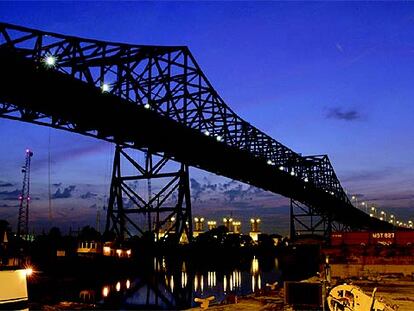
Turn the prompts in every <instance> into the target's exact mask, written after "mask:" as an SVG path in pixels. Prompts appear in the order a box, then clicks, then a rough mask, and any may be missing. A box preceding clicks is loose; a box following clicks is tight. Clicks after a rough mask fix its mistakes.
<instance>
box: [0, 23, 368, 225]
mask: <svg viewBox="0 0 414 311" xmlns="http://www.w3.org/2000/svg"><path fill="white" fill-rule="evenodd" d="M0 52H2V53H6V54H7V55H10V54H13V55H15V56H16V55H17V56H19V57H21V58H25V59H28V60H30V61H31V63H33V64H36V66H37V68H41V69H42V70H43V71H46V70H48V71H53V72H55V73H60V74H64V75H65V76H66V77H71V78H73V79H74V80H77V81H82V83H83V84H85V85H89V86H90V87H91V88H93V89H94V90H102V91H104V92H105V93H107V94H108V96H114V97H116V98H118V99H122V102H120V104H122V105H124V106H125V107H126V106H128V107H129V105H134V106H136V107H142V108H143V109H146V110H148V111H151V112H154V113H156V114H158V115H159V116H163V117H166V118H167V119H168V120H173V121H175V122H176V123H177V124H179V125H180V126H183V127H185V128H186V129H188V130H192V131H193V132H197V133H199V134H201V135H203V136H206V137H208V138H209V139H211V142H213V141H214V142H216V143H219V144H221V145H222V146H225V147H226V148H227V149H226V150H227V151H228V154H230V153H231V152H233V151H234V150H237V151H238V152H239V153H240V152H244V154H248V155H249V156H250V157H251V158H253V159H255V160H254V161H255V163H256V162H257V161H263V162H264V163H267V165H269V170H272V169H273V170H274V172H275V175H276V174H279V175H280V174H282V175H283V176H284V177H283V178H284V179H285V180H289V181H292V183H294V184H295V185H296V186H297V187H299V188H302V189H305V188H307V189H314V190H307V191H313V195H310V196H313V197H317V196H321V195H320V194H322V197H324V200H325V201H332V200H333V201H335V202H337V204H336V205H337V206H341V208H342V207H343V208H345V209H347V210H349V211H350V212H353V213H357V214H358V215H359V217H360V218H361V219H362V218H363V219H364V220H365V216H361V215H360V214H359V212H358V211H356V209H355V208H354V207H353V206H352V203H351V202H350V200H349V198H348V197H347V195H346V193H345V191H344V190H343V188H342V187H341V184H340V182H339V180H338V178H337V176H336V174H335V171H334V169H333V167H332V165H331V163H330V161H329V159H328V157H327V156H326V155H321V156H301V155H300V154H298V153H296V152H294V151H292V150H291V149H289V148H288V147H286V146H284V145H282V144H281V143H279V142H278V141H276V140H275V139H273V138H271V137H270V136H269V135H267V134H265V133H263V132H262V131H260V130H259V129H257V128H256V127H254V126H252V125H251V124H250V123H248V122H247V121H245V120H243V119H242V118H240V117H239V116H238V115H237V114H236V113H235V112H234V111H233V110H232V109H231V108H230V107H229V106H227V104H226V103H225V102H224V100H223V99H222V98H221V97H220V96H219V94H218V93H217V91H216V90H215V89H214V88H213V87H212V85H211V83H210V82H209V81H208V79H207V78H206V76H205V75H204V73H203V72H202V70H201V69H200V66H199V65H198V64H197V62H196V60H195V58H194V56H193V55H192V54H191V53H190V51H189V49H188V48H187V47H185V46H145V45H132V44H123V43H112V42H104V41H97V40H90V39H84V38H77V37H72V36H66V35H61V34H56V33H50V32H44V31H39V30H33V29H29V28H25V27H20V26H15V25H10V24H4V23H0ZM39 70H40V69H39ZM43 71H42V72H43ZM128 109H129V108H128ZM0 117H3V118H9V119H15V120H20V121H26V122H31V123H35V124H41V125H47V126H51V127H54V128H59V129H65V130H68V131H72V132H76V133H81V134H83V135H89V136H93V137H96V138H99V139H104V140H107V141H110V142H115V143H117V144H120V145H123V146H131V147H134V148H142V147H144V148H145V146H137V145H134V143H135V142H134V141H133V139H131V136H128V135H125V137H121V136H117V135H116V134H114V133H108V132H107V131H106V129H102V128H100V129H97V128H96V127H95V126H94V124H91V123H87V122H86V121H85V122H83V123H82V122H81V121H80V120H82V119H81V118H75V117H73V112H72V111H65V113H60V114H59V113H55V114H52V113H50V112H49V111H48V110H47V109H44V110H43V111H37V110H34V109H32V108H30V107H26V106H24V105H22V104H19V103H17V104H16V103H15V102H13V101H10V100H8V98H7V97H4V98H3V97H2V94H1V92H0ZM77 117H78V116H77ZM82 121H84V120H82ZM127 136H128V137H127ZM200 137H201V136H200ZM199 140H201V138H200V139H199ZM223 148H224V147H223ZM159 151H160V150H154V152H159ZM161 151H162V150H161ZM230 151H231V152H230ZM200 167H201V168H203V166H202V165H200ZM272 167H273V168H272ZM205 169H210V168H205ZM276 171H278V172H277V173H276ZM215 173H218V174H220V173H221V171H220V170H216V171H215ZM244 181H245V182H251V181H249V180H244ZM252 184H254V183H253V182H252ZM256 185H257V183H256ZM259 186H262V185H259ZM269 189H270V188H268V190H269ZM284 193H285V195H286V194H287V191H285V192H284ZM309 193H310V192H309ZM288 195H291V194H288ZM308 199H309V195H308V197H306V196H301V198H300V201H301V202H302V203H304V204H309V202H308ZM339 214H341V215H342V216H341V217H342V218H344V217H345V218H346V217H347V216H344V215H346V214H349V213H346V212H340V213H339ZM368 221H370V220H369V219H368ZM362 224H364V221H362V220H361V221H360V222H359V224H358V225H362Z"/></svg>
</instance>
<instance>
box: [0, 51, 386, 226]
mask: <svg viewBox="0 0 414 311" xmlns="http://www.w3.org/2000/svg"><path fill="white" fill-rule="evenodd" d="M0 68H1V71H0V102H2V104H3V106H2V107H3V110H8V113H7V114H6V113H4V111H0V115H1V117H5V118H9V119H16V120H20V121H25V122H31V123H35V124H41V125H47V126H52V127H55V128H60V129H64V130H69V131H72V132H76V133H79V134H82V135H89V136H93V137H96V138H98V139H103V140H107V141H111V142H116V143H120V144H127V145H130V146H132V147H133V148H137V149H142V148H149V149H150V150H151V151H153V152H157V153H164V154H165V155H167V156H168V157H171V158H172V159H174V160H176V161H179V162H183V163H186V164H188V165H190V166H194V167H198V168H201V169H204V170H207V171H209V172H213V173H215V174H218V175H222V176H226V177H229V178H232V179H235V180H239V181H242V182H245V183H248V184H250V185H253V186H256V187H259V188H262V189H264V190H268V191H271V192H273V193H277V194H281V195H283V196H285V197H289V198H292V199H294V200H296V201H299V202H302V203H304V204H307V205H309V206H313V207H315V208H316V209H317V210H318V211H320V212H322V213H324V214H325V215H331V216H332V219H333V220H334V221H337V222H340V223H342V224H345V225H349V226H350V228H351V229H368V228H369V229H381V230H383V229H392V228H393V226H391V225H390V224H388V223H386V222H383V221H380V220H378V219H376V218H372V217H369V215H367V214H365V213H363V212H362V211H360V210H359V209H357V208H355V207H354V206H352V204H351V203H350V202H349V200H343V199H339V198H338V197H336V196H333V195H331V194H330V193H328V192H327V191H326V190H324V189H320V188H318V187H317V186H315V185H313V184H312V183H310V182H305V181H304V180H303V179H299V178H297V177H296V176H291V175H290V174H289V173H288V172H286V171H282V170H280V169H279V168H278V167H277V166H272V165H269V164H268V163H267V162H266V160H265V159H263V158H261V157H258V156H257V155H254V154H252V153H251V152H249V151H247V150H243V149H241V148H236V147H234V146H229V145H228V144H226V143H223V142H220V141H217V140H216V139H214V137H211V136H207V135H205V134H204V133H203V132H200V131H198V130H195V129H193V128H190V127H186V126H185V125H183V124H180V123H178V122H176V121H175V120H172V119H170V118H168V117H166V116H163V115H161V114H159V113H157V112H156V111H153V110H151V109H146V108H145V107H144V106H143V105H136V104H134V103H131V102H130V101H127V100H125V99H123V98H121V97H119V96H116V95H112V94H109V93H103V92H102V90H101V89H100V88H98V87H95V86H91V85H90V84H88V83H86V82H84V81H81V80H79V79H75V78H73V77H72V76H70V75H67V74H64V73H62V72H59V71H56V70H50V69H47V68H45V67H44V66H40V65H39V63H36V62H35V61H33V60H31V59H28V58H25V57H24V56H22V55H21V54H19V51H15V50H14V49H11V48H7V47H6V48H4V47H3V48H1V46H0ZM10 111H11V112H12V113H10ZM39 115H40V116H42V117H44V118H49V119H50V118H51V120H52V121H51V123H47V122H44V121H42V118H39ZM62 120H64V121H66V122H68V123H70V124H71V125H72V126H71V127H68V126H66V125H65V126H63V125H64V124H62Z"/></svg>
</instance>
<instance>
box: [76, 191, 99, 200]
mask: <svg viewBox="0 0 414 311" xmlns="http://www.w3.org/2000/svg"><path fill="white" fill-rule="evenodd" d="M96 196H97V194H96V193H92V192H90V191H88V192H86V193H84V194H82V195H81V196H80V198H81V199H84V200H86V199H90V198H94V197H96Z"/></svg>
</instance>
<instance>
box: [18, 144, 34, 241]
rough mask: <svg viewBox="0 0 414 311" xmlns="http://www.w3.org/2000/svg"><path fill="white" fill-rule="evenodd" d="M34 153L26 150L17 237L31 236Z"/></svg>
mask: <svg viewBox="0 0 414 311" xmlns="http://www.w3.org/2000/svg"><path fill="white" fill-rule="evenodd" d="M32 156H33V152H32V151H31V150H30V149H26V159H25V164H24V166H23V167H22V173H23V185H22V192H21V194H20V196H19V201H20V203H19V218H18V221H17V235H18V236H19V237H22V238H24V237H25V236H26V235H28V234H29V205H30V160H31V158H32Z"/></svg>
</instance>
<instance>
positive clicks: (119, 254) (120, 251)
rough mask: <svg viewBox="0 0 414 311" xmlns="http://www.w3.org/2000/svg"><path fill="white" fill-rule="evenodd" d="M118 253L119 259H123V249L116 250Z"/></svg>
mask: <svg viewBox="0 0 414 311" xmlns="http://www.w3.org/2000/svg"><path fill="white" fill-rule="evenodd" d="M116 253H117V254H118V256H119V257H121V254H122V250H121V249H117V250H116Z"/></svg>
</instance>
